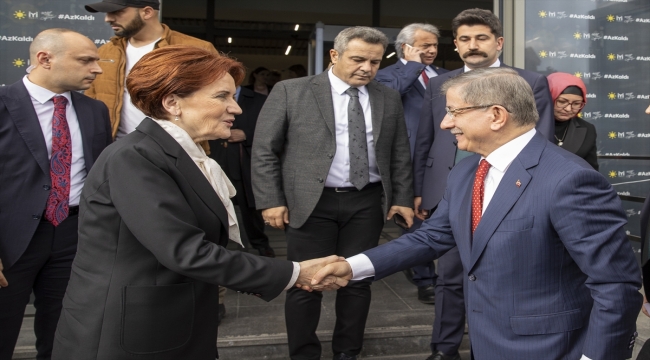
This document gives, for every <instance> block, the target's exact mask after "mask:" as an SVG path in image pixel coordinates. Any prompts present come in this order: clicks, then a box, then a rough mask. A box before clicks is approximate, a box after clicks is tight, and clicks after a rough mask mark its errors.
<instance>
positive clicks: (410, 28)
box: [395, 23, 440, 59]
mask: <svg viewBox="0 0 650 360" xmlns="http://www.w3.org/2000/svg"><path fill="white" fill-rule="evenodd" d="M418 30H422V31H426V32H428V33H431V34H433V35H435V36H436V37H438V38H439V37H440V31H439V30H438V28H437V27H435V26H433V25H431V24H425V23H413V24H409V25H406V26H404V28H403V29H402V31H400V32H399V34H397V39H396V40H395V52H396V53H397V57H398V58H400V59H403V58H404V50H402V45H404V44H409V45H413V43H414V42H415V32H416V31H418Z"/></svg>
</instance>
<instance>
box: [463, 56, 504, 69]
mask: <svg viewBox="0 0 650 360" xmlns="http://www.w3.org/2000/svg"><path fill="white" fill-rule="evenodd" d="M499 66H501V60H499V58H497V61H495V62H494V63H493V64H492V65H490V66H488V67H499ZM470 71H472V69H470V68H468V67H467V65H465V69H464V72H470Z"/></svg>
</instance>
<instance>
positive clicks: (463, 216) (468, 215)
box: [454, 162, 478, 264]
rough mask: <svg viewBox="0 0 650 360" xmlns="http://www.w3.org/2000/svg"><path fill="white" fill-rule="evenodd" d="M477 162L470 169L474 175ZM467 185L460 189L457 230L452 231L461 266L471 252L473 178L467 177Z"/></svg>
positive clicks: (467, 259) (467, 260)
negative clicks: (462, 194) (461, 191)
mask: <svg viewBox="0 0 650 360" xmlns="http://www.w3.org/2000/svg"><path fill="white" fill-rule="evenodd" d="M476 168H478V162H477V163H476V166H474V167H473V168H472V169H473V170H472V171H473V173H476ZM467 178H468V179H471V181H468V184H467V185H466V186H464V187H462V188H461V189H463V190H464V196H463V200H462V201H461V203H460V211H459V212H458V221H459V228H458V229H457V230H456V231H454V238H455V239H456V246H458V249H459V250H461V251H459V254H460V256H461V257H462V258H463V259H462V260H463V261H462V262H463V264H469V260H470V254H471V250H472V243H471V238H472V187H473V186H474V177H473V176H467Z"/></svg>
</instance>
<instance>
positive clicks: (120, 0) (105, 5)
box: [86, 0, 160, 13]
mask: <svg viewBox="0 0 650 360" xmlns="http://www.w3.org/2000/svg"><path fill="white" fill-rule="evenodd" d="M147 6H151V7H152V8H154V9H155V10H158V9H159V8H160V3H159V2H158V0H103V1H102V2H98V3H94V4H89V5H86V10H88V11H89V12H91V13H96V12H103V13H106V12H113V11H118V10H122V9H124V8H126V7H136V8H143V7H147Z"/></svg>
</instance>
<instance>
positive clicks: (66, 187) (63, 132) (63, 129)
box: [45, 95, 72, 226]
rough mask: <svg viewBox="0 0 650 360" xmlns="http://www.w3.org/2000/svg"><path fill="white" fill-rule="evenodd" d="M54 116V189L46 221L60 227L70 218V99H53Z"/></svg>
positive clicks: (50, 197) (60, 97) (52, 174)
mask: <svg viewBox="0 0 650 360" xmlns="http://www.w3.org/2000/svg"><path fill="white" fill-rule="evenodd" d="M52 101H53V102H54V116H53V117H52V158H51V159H50V178H51V179H52V189H51V190H50V196H49V197H48V198H47V206H46V207H45V219H47V220H48V221H49V222H51V223H52V224H53V225H54V226H58V225H59V224H60V223H62V222H63V220H65V219H66V218H67V217H68V212H69V210H70V209H69V204H68V201H69V200H70V166H71V164H72V140H71V139H70V128H69V127H68V121H67V120H66V118H65V106H66V105H67V104H68V99H66V98H65V97H63V96H59V95H57V96H55V97H53V98H52Z"/></svg>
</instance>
